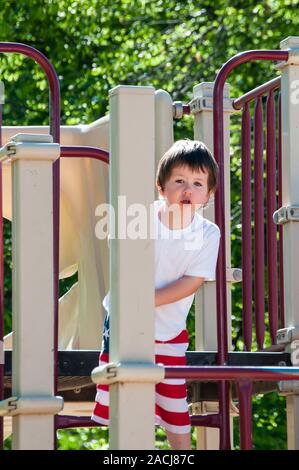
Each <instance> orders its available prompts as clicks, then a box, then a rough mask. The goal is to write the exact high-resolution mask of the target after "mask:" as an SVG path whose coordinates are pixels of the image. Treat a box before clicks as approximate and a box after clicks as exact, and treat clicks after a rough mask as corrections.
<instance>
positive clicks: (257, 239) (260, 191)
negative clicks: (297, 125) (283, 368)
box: [254, 96, 265, 349]
mask: <svg viewBox="0 0 299 470" xmlns="http://www.w3.org/2000/svg"><path fill="white" fill-rule="evenodd" d="M263 149H264V142H263V102H262V97H261V96H259V97H258V98H256V100H255V109H254V253H255V254H256V255H258V256H255V257H254V294H255V296H254V297H255V298H254V300H255V327H256V339H257V344H258V348H259V349H263V347H264V337H265V280H264V259H265V249H264V161H263Z"/></svg>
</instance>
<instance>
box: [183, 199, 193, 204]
mask: <svg viewBox="0 0 299 470" xmlns="http://www.w3.org/2000/svg"><path fill="white" fill-rule="evenodd" d="M181 204H191V201H190V199H183V200H182V201H181Z"/></svg>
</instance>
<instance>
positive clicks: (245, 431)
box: [237, 380, 252, 450]
mask: <svg viewBox="0 0 299 470" xmlns="http://www.w3.org/2000/svg"><path fill="white" fill-rule="evenodd" d="M237 389H238V396H239V411H240V444H241V449H242V450H251V449H252V406H251V395H252V382H250V381H247V380H243V381H239V382H237Z"/></svg>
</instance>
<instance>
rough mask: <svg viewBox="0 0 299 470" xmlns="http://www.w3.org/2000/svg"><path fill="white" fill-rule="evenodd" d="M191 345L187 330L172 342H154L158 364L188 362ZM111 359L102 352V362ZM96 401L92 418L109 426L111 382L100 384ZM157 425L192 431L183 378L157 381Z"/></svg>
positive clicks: (178, 431) (179, 364) (168, 364)
mask: <svg viewBox="0 0 299 470" xmlns="http://www.w3.org/2000/svg"><path fill="white" fill-rule="evenodd" d="M188 344H189V337H188V332H187V330H184V331H182V332H181V333H180V334H179V335H178V336H176V337H175V338H173V339H171V340H169V341H155V361H156V364H157V363H160V364H164V365H167V366H184V365H186V350H187V348H188ZM107 362H109V354H108V353H105V352H101V354H100V361H99V363H100V364H105V363H107ZM95 401H96V404H95V407H94V410H93V414H92V417H91V419H92V420H93V421H96V422H97V423H99V424H102V425H106V426H108V425H109V385H97V394H96V398H95ZM155 401H156V425H160V426H163V427H164V428H165V429H167V430H168V431H170V432H173V433H175V434H187V433H188V432H190V429H191V427H190V417H189V412H188V404H187V387H186V381H185V380H183V379H178V380H176V379H168V380H163V381H162V382H160V383H158V384H156V394H155Z"/></svg>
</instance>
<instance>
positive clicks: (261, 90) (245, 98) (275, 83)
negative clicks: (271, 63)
mask: <svg viewBox="0 0 299 470" xmlns="http://www.w3.org/2000/svg"><path fill="white" fill-rule="evenodd" d="M280 83H281V78H280V77H276V78H273V79H272V80H269V81H268V82H266V83H263V84H262V85H260V86H258V87H256V88H253V90H250V91H248V92H247V93H244V95H242V96H240V97H239V98H236V99H234V100H233V102H232V105H233V108H234V109H236V110H240V109H242V108H243V106H244V104H245V103H248V102H249V101H252V100H254V99H255V98H256V97H257V96H262V95H264V94H266V93H268V92H269V91H274V90H278V89H279V88H280Z"/></svg>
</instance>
